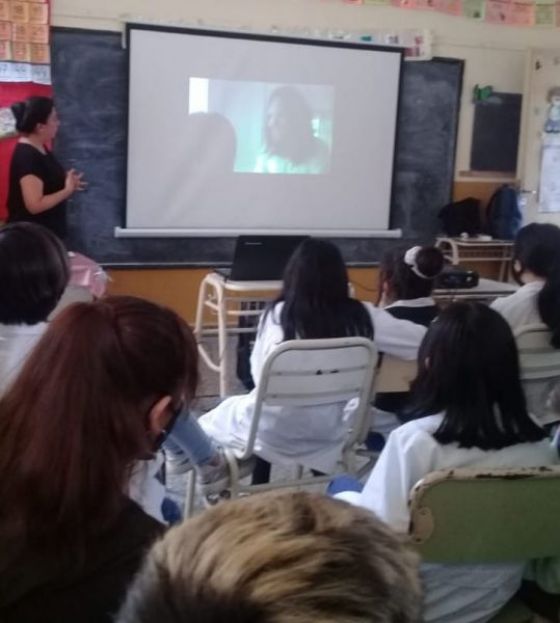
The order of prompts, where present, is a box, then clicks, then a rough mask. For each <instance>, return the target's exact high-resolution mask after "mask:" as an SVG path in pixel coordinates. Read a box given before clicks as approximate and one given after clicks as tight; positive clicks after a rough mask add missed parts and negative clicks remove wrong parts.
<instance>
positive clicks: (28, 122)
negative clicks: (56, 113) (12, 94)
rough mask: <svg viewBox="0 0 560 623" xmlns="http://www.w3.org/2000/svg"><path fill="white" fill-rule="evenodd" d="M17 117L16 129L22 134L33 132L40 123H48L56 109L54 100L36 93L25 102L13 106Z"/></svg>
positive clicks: (13, 111)
mask: <svg viewBox="0 0 560 623" xmlns="http://www.w3.org/2000/svg"><path fill="white" fill-rule="evenodd" d="M11 109H12V113H13V115H14V117H15V119H16V130H17V131H18V132H21V133H22V134H31V133H32V132H34V131H35V128H36V127H37V125H38V124H39V123H47V121H48V118H49V117H50V114H51V113H52V111H53V109H54V101H53V100H52V99H51V98H50V97H41V96H38V95H34V96H32V97H28V98H27V99H26V100H25V101H23V102H16V103H15V104H12V106H11Z"/></svg>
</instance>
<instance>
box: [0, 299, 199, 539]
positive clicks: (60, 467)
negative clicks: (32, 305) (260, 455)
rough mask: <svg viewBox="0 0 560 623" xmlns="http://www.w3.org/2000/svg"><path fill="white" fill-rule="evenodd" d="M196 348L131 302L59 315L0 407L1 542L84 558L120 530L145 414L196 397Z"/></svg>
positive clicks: (148, 441)
mask: <svg viewBox="0 0 560 623" xmlns="http://www.w3.org/2000/svg"><path fill="white" fill-rule="evenodd" d="M196 385H197V347H196V343H195V340H194V337H193V335H192V332H191V330H190V329H189V328H188V326H187V325H186V324H185V322H184V321H183V320H181V319H180V318H179V317H178V316H177V314H175V313H174V312H173V311H171V310H169V309H166V308H164V307H160V306H159V305H156V304H155V303H150V302H148V301H144V300H142V299H137V298H133V297H108V298H105V299H100V300H97V301H95V302H93V303H76V304H74V305H71V306H69V307H67V308H66V309H65V310H63V311H62V312H61V313H60V314H59V315H57V317H56V318H55V319H54V320H53V321H52V323H51V324H50V325H49V328H48V329H47V331H46V332H45V334H44V335H43V337H42V338H41V339H40V341H39V342H38V344H37V346H36V347H35V349H34V350H33V351H32V352H31V354H30V355H29V357H28V358H27V360H26V362H25V364H24V366H23V368H22V370H21V372H20V374H19V376H18V377H17V378H16V380H15V381H14V383H13V384H12V385H11V387H10V388H9V389H8V390H7V392H6V393H5V394H4V396H3V397H2V398H1V399H0V499H1V500H2V505H1V509H0V537H1V538H2V542H6V539H7V538H11V537H12V536H13V537H14V538H18V539H26V538H27V539H30V540H32V541H33V542H34V543H37V544H39V545H44V546H49V547H50V546H54V545H55V544H57V545H60V544H63V545H64V547H65V548H66V551H68V548H69V547H71V546H72V545H75V546H76V547H80V545H81V544H83V543H85V541H86V540H87V538H88V537H89V536H91V535H92V534H99V533H102V532H103V531H104V530H106V529H108V528H109V527H110V525H111V524H112V522H113V521H114V520H115V519H116V518H117V516H118V514H119V512H120V511H121V509H122V506H123V504H124V502H125V500H126V498H125V495H126V493H125V492H126V489H127V486H128V480H129V478H130V475H131V469H132V466H133V465H134V464H135V462H136V461H138V460H139V459H142V458H146V457H148V456H151V454H152V450H153V443H154V440H153V434H152V436H151V433H150V423H149V413H150V410H151V408H152V406H153V405H154V404H155V403H156V402H157V401H158V400H159V399H160V398H162V397H164V396H168V395H169V396H172V398H173V403H174V404H176V405H178V404H179V403H180V402H181V401H182V400H183V399H185V400H186V401H187V403H188V402H189V401H190V399H192V397H193V396H194V393H195V390H196Z"/></svg>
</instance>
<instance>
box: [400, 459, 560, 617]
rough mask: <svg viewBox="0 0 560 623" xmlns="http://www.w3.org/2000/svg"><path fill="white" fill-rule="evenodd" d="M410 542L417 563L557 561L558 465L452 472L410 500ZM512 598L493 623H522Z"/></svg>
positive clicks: (433, 477)
mask: <svg viewBox="0 0 560 623" xmlns="http://www.w3.org/2000/svg"><path fill="white" fill-rule="evenodd" d="M410 512H411V520H410V537H411V541H412V543H413V544H414V546H415V547H416V549H417V551H418V552H419V554H420V555H421V557H422V559H423V561H425V562H430V563H443V564H479V563H482V564H484V563H489V564H490V563H508V562H516V561H529V560H531V559H538V558H546V557H550V556H560V530H558V517H559V516H560V467H536V468H520V469H482V468H481V469H468V468H461V469H451V470H441V471H437V472H433V473H432V474H429V475H428V476H426V478H423V479H422V480H421V481H420V482H419V483H418V484H417V485H416V486H415V487H414V489H413V490H412V492H411V496H410ZM532 617H533V614H532V613H531V612H530V611H529V609H528V608H527V607H525V606H524V604H523V603H521V602H520V601H519V600H518V599H517V598H513V599H512V600H511V601H510V602H509V603H508V604H507V605H506V606H505V607H504V608H503V609H502V610H501V611H500V612H499V613H498V614H497V615H496V616H495V617H493V618H492V619H491V623H526V622H527V623H528V622H530V621H531V620H532Z"/></svg>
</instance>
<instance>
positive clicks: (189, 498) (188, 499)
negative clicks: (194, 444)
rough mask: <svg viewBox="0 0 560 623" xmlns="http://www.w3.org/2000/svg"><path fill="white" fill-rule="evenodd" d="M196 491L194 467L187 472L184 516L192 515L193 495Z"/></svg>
mask: <svg viewBox="0 0 560 623" xmlns="http://www.w3.org/2000/svg"><path fill="white" fill-rule="evenodd" d="M195 491H196V477H195V473H194V469H191V470H189V471H188V472H187V488H186V491H185V511H184V513H183V514H184V516H185V518H187V519H188V518H189V517H192V514H193V509H194V496H195Z"/></svg>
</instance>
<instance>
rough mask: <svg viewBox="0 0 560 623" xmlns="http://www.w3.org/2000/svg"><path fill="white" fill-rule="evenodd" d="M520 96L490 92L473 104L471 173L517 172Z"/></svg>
mask: <svg viewBox="0 0 560 623" xmlns="http://www.w3.org/2000/svg"><path fill="white" fill-rule="evenodd" d="M520 126H521V95H520V94H518V93H493V94H492V95H491V96H490V97H489V98H488V99H486V100H483V101H481V102H476V104H475V110H474V124H473V133H472V144H471V170H472V171H501V172H504V173H515V172H516V171H517V150H518V147H519V129H520Z"/></svg>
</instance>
